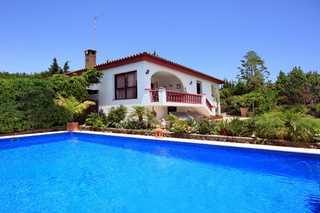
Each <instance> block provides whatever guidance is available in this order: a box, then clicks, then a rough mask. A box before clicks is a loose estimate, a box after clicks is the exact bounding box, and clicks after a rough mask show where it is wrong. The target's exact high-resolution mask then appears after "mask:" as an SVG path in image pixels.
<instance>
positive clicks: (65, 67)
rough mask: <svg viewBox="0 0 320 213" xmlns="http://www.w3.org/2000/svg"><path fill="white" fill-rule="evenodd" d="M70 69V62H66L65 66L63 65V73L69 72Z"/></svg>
mask: <svg viewBox="0 0 320 213" xmlns="http://www.w3.org/2000/svg"><path fill="white" fill-rule="evenodd" d="M69 69H70V67H69V61H66V62H65V63H64V65H63V68H62V70H63V73H67V72H69Z"/></svg>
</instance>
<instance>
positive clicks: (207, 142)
mask: <svg viewBox="0 0 320 213" xmlns="http://www.w3.org/2000/svg"><path fill="white" fill-rule="evenodd" d="M63 133H72V132H71V131H54V132H42V133H31V134H21V135H11V136H0V140H1V139H11V138H22V137H23V138H24V137H32V136H43V135H53V134H63ZM74 133H80V134H81V133H84V134H93V135H105V136H118V137H127V138H140V139H148V140H154V141H162V142H165V141H169V142H176V143H189V144H202V145H213V146H222V147H234V148H247V149H257V150H269V151H280V152H291V153H302V154H316V155H320V149H311V148H299V147H286V146H272V145H264V144H246V143H236V142H223V141H210V140H199V139H186V138H172V137H162V138H159V137H154V136H146V135H132V134H124V133H111V132H98V131H87V130H80V131H74Z"/></svg>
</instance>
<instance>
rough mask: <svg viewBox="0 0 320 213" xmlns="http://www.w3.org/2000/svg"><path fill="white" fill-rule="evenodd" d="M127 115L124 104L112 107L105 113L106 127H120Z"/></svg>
mask: <svg viewBox="0 0 320 213" xmlns="http://www.w3.org/2000/svg"><path fill="white" fill-rule="evenodd" d="M126 117H127V108H126V107H125V106H122V105H121V106H119V107H112V108H111V109H110V111H109V113H108V115H107V127H113V128H120V127H121V125H122V123H123V122H124V121H125V118H126Z"/></svg>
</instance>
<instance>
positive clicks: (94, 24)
mask: <svg viewBox="0 0 320 213" xmlns="http://www.w3.org/2000/svg"><path fill="white" fill-rule="evenodd" d="M97 19H98V16H94V17H93V37H92V48H93V49H94V50H95V49H96V43H97V41H96V40H97Z"/></svg>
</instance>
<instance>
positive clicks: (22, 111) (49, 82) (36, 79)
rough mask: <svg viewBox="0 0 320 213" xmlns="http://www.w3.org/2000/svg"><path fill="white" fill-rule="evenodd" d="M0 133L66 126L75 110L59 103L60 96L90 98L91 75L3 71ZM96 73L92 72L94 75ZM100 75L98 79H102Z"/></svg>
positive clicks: (80, 98)
mask: <svg viewBox="0 0 320 213" xmlns="http://www.w3.org/2000/svg"><path fill="white" fill-rule="evenodd" d="M0 76H1V78H0V133H11V132H16V131H25V130H32V129H41V128H51V127H62V126H64V125H65V124H66V123H67V121H69V120H70V119H71V118H72V113H70V112H69V111H68V110H66V109H65V108H64V107H61V106H58V105H57V104H56V102H55V100H56V98H57V97H59V96H62V97H63V98H69V97H74V98H75V99H76V100H77V101H78V102H83V101H85V100H86V99H87V98H88V93H87V86H88V85H89V84H90V82H88V81H87V80H88V78H85V77H83V76H74V77H69V76H66V75H63V74H58V75H46V77H45V78H44V77H43V76H42V75H40V74H37V75H35V74H34V75H28V74H9V73H0ZM93 76H94V74H93V73H91V78H93ZM100 78H101V76H100V77H97V79H100Z"/></svg>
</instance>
